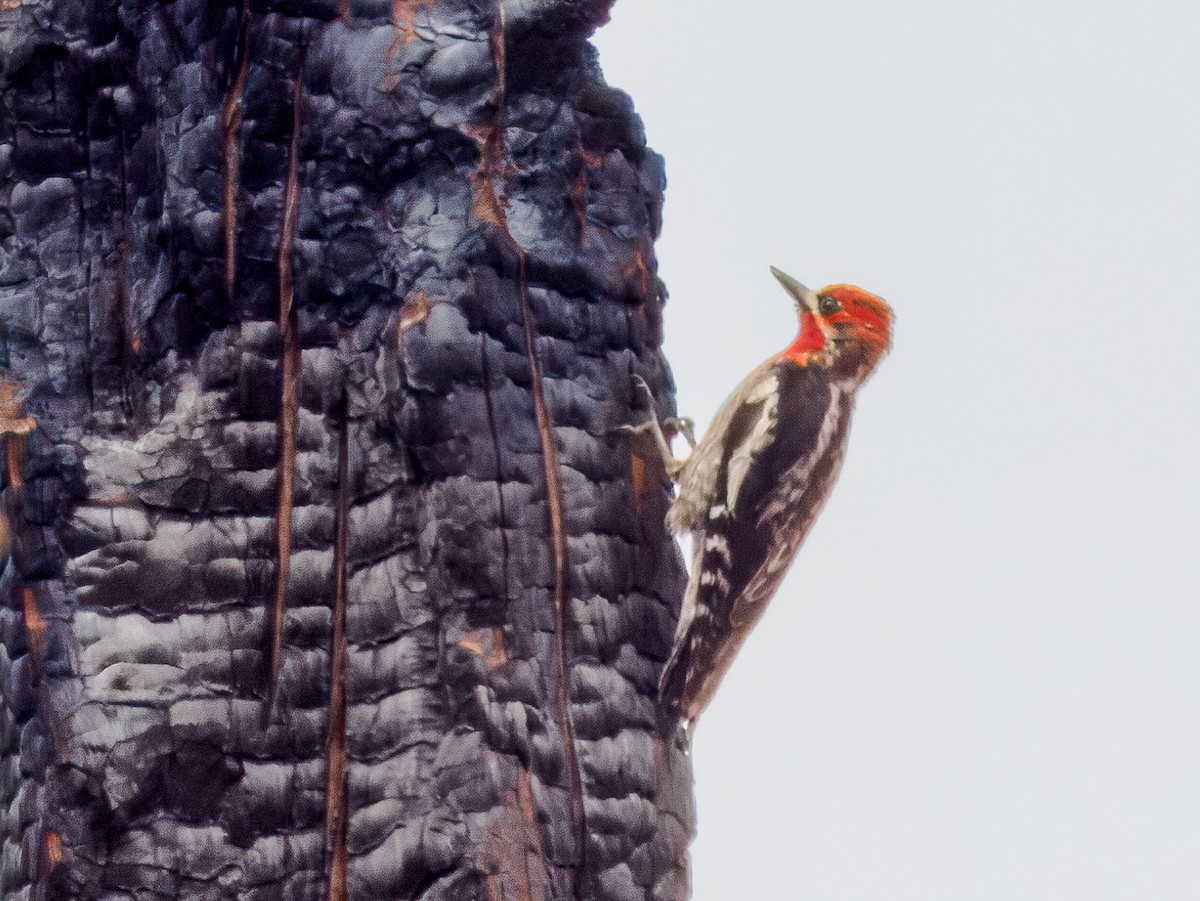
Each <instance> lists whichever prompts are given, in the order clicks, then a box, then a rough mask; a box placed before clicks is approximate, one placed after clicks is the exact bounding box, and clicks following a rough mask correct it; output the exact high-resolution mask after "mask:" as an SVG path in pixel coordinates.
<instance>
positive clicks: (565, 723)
mask: <svg viewBox="0 0 1200 901" xmlns="http://www.w3.org/2000/svg"><path fill="white" fill-rule="evenodd" d="M520 267H521V268H520V285H521V314H522V317H523V318H524V320H525V349H526V355H527V357H528V360H529V375H530V379H531V380H532V382H533V408H534V413H535V415H536V416H537V426H538V435H539V437H540V439H541V445H542V460H543V461H544V464H545V470H546V501H547V505H548V506H549V508H550V548H551V551H552V553H553V555H554V629H555V633H556V635H557V639H558V640H557V642H556V644H555V648H554V651H555V653H554V669H555V675H556V680H555V681H556V682H557V683H558V684H557V696H556V698H555V705H556V707H557V708H558V721H559V728H560V729H561V730H562V733H563V747H564V751H565V753H566V757H567V775H568V778H569V779H570V780H571V785H570V788H571V810H572V815H573V816H574V818H575V841H576V844H577V846H578V848H579V866H578V868H577V869H576V871H575V879H574V883H575V897H576V899H577V901H583V898H584V885H585V879H586V873H587V868H588V849H587V836H588V828H587V811H586V809H585V808H584V800H583V775H582V773H581V772H580V769H579V756H578V754H577V753H576V751H575V723H574V721H573V719H572V717H571V698H570V679H571V672H570V670H571V667H570V664H569V663H568V660H569V656H570V648H569V646H568V642H567V622H566V619H567V612H566V604H567V531H566V522H565V519H564V517H563V489H562V479H561V477H560V474H559V468H558V449H557V448H556V447H555V446H554V426H553V424H552V423H551V422H550V414H549V411H548V409H547V407H546V393H545V389H544V388H543V385H542V371H541V364H540V363H539V361H538V356H537V346H536V343H535V342H536V339H537V334H536V330H535V329H534V323H533V304H532V303H531V302H530V299H529V287H528V285H527V284H526V276H525V257H524V255H522V256H521V258H520Z"/></svg>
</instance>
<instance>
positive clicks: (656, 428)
mask: <svg viewBox="0 0 1200 901" xmlns="http://www.w3.org/2000/svg"><path fill="white" fill-rule="evenodd" d="M633 385H634V388H635V389H636V390H637V391H638V392H640V393H641V394H642V395H643V396H644V397H645V399H646V403H647V406H648V407H649V410H650V419H649V420H648V421H646V422H643V423H642V424H641V425H622V426H618V427H617V428H616V431H618V432H625V433H626V434H630V435H649V436H650V437H651V438H652V439H653V440H654V445H655V447H656V448H657V449H658V452H659V455H660V456H661V457H662V462H663V469H665V470H666V472H667V475H668V476H669V477H670V478H671V480H672V481H675V480H676V479H677V478H678V477H679V473H680V472H681V471H682V470H683V465H684V462H685V461H683V460H680V459H679V458H678V457H676V456H675V454H674V453H672V451H671V438H673V437H674V436H675V435H683V437H684V440H685V441H687V443H688V445H689V446H690V447H692V448H693V449H694V448H695V447H696V438H695V430H694V427H693V425H692V421H691V420H690V419H688V418H687V417H680V418H678V419H676V418H671V419H665V420H663V421H662V422H661V423H660V422H659V420H658V415H657V414H656V413H655V412H654V407H655V400H654V392H652V391H651V390H650V386H649V385H647V384H646V380H645V379H644V378H642V377H641V376H640V375H635V376H633ZM668 432H669V433H670V437H668Z"/></svg>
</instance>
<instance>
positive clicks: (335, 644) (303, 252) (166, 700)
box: [0, 0, 693, 901]
mask: <svg viewBox="0 0 1200 901" xmlns="http://www.w3.org/2000/svg"><path fill="white" fill-rule="evenodd" d="M606 13H607V2H606V0H541V2H533V0H512V2H508V3H505V4H504V5H503V6H502V7H501V6H499V5H497V3H496V2H494V0H386V2H382V0H324V2H318V0H310V2H294V3H282V2H263V0H240V2H239V0H228V2H215V0H175V2H154V0H123V2H120V3H117V2H109V0H103V2H101V0H25V2H24V3H23V4H18V3H16V2H13V0H0V60H2V62H0V67H2V69H0V312H2V314H3V315H2V320H0V321H2V324H3V335H2V336H0V337H2V340H0V355H2V359H0V364H3V367H4V371H5V376H4V378H5V381H4V383H3V384H2V385H0V389H2V391H0V393H2V394H3V396H0V432H3V433H4V438H3V440H4V443H5V458H4V466H3V467H2V469H3V495H2V504H3V507H2V509H3V521H2V522H0V538H2V539H3V541H0V545H2V546H3V547H2V549H3V550H4V551H5V555H6V556H5V560H4V567H3V572H2V575H0V597H2V598H3V606H2V609H0V691H2V698H3V705H2V706H0V897H3V898H4V899H6V901H8V899H24V898H31V899H106V901H133V899H147V898H156V899H157V898H179V899H184V898H186V899H251V901H254V899H262V901H266V899H331V901H341V899H352V901H369V899H406V898H411V899H417V898H420V899H430V901H432V899H445V901H451V899H453V901H470V899H478V901H503V899H511V901H516V899H522V901H524V899H605V901H608V899H611V901H633V899H636V901H647V899H682V898H684V897H685V896H686V894H687V875H686V847H687V842H688V839H689V837H690V834H691V831H692V821H693V813H692V805H691V794H690V793H691V777H690V769H689V763H688V760H687V758H686V756H685V755H684V753H683V751H682V750H681V749H680V748H679V747H678V746H677V744H676V743H675V742H674V741H673V740H672V739H670V738H669V737H665V736H670V734H671V730H670V728H669V724H668V725H667V726H664V724H663V723H662V722H661V721H660V720H661V716H660V714H659V712H658V711H657V710H656V707H655V703H654V700H653V695H654V686H655V684H656V680H657V678H658V673H659V670H660V668H661V665H662V661H663V659H664V658H665V656H666V654H667V651H668V650H669V643H670V639H671V635H672V631H673V625H674V620H675V616H676V611H677V606H678V600H679V597H680V594H681V591H682V587H683V573H682V569H681V565H680V561H679V556H678V554H677V552H676V550H675V547H674V545H673V543H672V542H671V540H670V539H669V538H668V537H667V535H666V534H665V530H664V527H663V523H662V516H663V512H664V509H665V501H666V496H667V495H666V487H665V485H664V481H663V476H662V472H661V468H660V467H656V466H655V465H652V464H651V463H649V462H647V461H644V460H642V459H640V458H638V457H634V456H631V455H630V451H629V448H628V446H627V444H626V443H625V441H624V440H623V439H622V438H621V437H620V436H618V435H614V433H613V431H612V430H613V429H614V427H616V426H617V425H620V424H622V423H625V422H630V421H632V420H634V419H640V418H642V417H643V416H644V412H643V413H637V414H635V413H634V412H633V411H631V409H630V405H631V403H632V402H633V397H634V395H633V391H632V385H631V376H633V375H634V374H639V375H641V376H643V377H644V378H645V379H646V380H647V381H648V382H649V383H650V385H651V386H652V387H653V388H654V389H655V391H656V393H657V395H658V396H660V397H663V398H669V396H670V386H669V377H668V374H667V371H666V367H665V364H664V361H663V358H662V355H661V351H660V344H661V319H660V315H661V310H662V304H663V292H662V288H661V285H660V283H659V281H658V279H657V278H656V276H655V274H654V272H655V264H654V255H653V240H654V237H655V235H656V234H657V231H658V228H659V214H660V208H661V201H662V191H663V176H662V166H661V161H660V160H659V158H658V157H657V156H655V155H654V154H653V153H652V152H651V151H649V150H648V149H647V148H646V146H645V141H644V138H643V135H642V131H641V127H640V123H639V121H638V119H637V117H636V116H635V115H634V113H633V111H632V108H631V105H630V103H629V101H628V98H626V97H625V96H624V95H623V94H621V93H619V92H617V91H615V90H613V89H611V88H609V87H607V86H606V85H605V84H604V82H603V79H602V77H601V75H600V72H599V69H598V66H597V63H596V59H595V54H594V51H593V50H592V49H591V47H590V46H589V45H588V43H587V37H588V35H589V34H590V32H591V30H592V29H593V28H594V27H595V26H596V25H597V24H599V23H600V22H601V21H602V20H603V18H604V17H605V15H606ZM14 391H19V392H20V393H19V394H17V395H16V396H12V395H13V392H14ZM659 412H660V413H662V414H667V413H669V412H670V411H669V410H667V409H663V410H660V411H659ZM31 419H32V420H35V421H36V427H34V428H32V430H31V426H32V425H33V423H32V422H31V421H30V420H31Z"/></svg>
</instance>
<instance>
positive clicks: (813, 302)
mask: <svg viewBox="0 0 1200 901" xmlns="http://www.w3.org/2000/svg"><path fill="white" fill-rule="evenodd" d="M771 274H772V275H773V276H775V278H777V279H779V284H781V285H783V290H785V291H787V293H788V294H790V295H792V298H793V299H794V300H795V301H796V303H797V304H799V306H800V309H801V310H803V311H804V312H807V313H812V314H813V315H814V316H816V315H817V295H816V292H815V291H812V290H810V289H808V288H806V287H804V285H802V284H800V283H799V282H798V281H796V280H795V279H794V278H792V277H791V276H790V275H788V274H787V273H786V272H783V271H782V270H779V269H776V268H775V267H774V266H772V267H771Z"/></svg>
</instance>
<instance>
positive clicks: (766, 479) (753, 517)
mask: <svg viewBox="0 0 1200 901" xmlns="http://www.w3.org/2000/svg"><path fill="white" fill-rule="evenodd" d="M773 368H774V375H775V377H776V378H777V379H778V380H779V390H778V393H777V395H776V397H777V405H776V409H775V422H774V423H773V429H772V432H771V436H772V437H771V440H770V441H769V442H767V443H766V444H765V446H764V447H763V448H762V450H761V452H760V455H759V457H758V459H757V460H756V461H755V463H754V465H752V466H750V467H749V469H748V470H747V472H746V475H745V477H744V479H743V480H742V482H741V484H740V485H739V486H737V491H736V495H735V497H734V498H733V500H734V502H733V503H732V504H730V506H729V511H728V520H727V523H726V529H727V536H728V542H729V545H730V547H734V548H737V553H734V554H731V559H730V561H729V562H730V571H729V594H728V596H729V598H731V599H736V598H738V597H739V596H740V595H741V594H742V593H743V591H744V590H745V588H746V586H747V584H748V583H749V582H750V581H751V580H752V579H753V578H754V577H755V576H756V575H757V574H758V573H759V571H760V570H761V569H762V567H763V566H764V564H765V563H766V562H767V559H768V556H769V555H770V554H772V553H773V552H775V551H776V550H777V545H778V543H779V540H780V537H781V534H780V530H781V529H786V528H787V527H788V526H789V525H790V524H791V523H792V522H793V521H794V520H795V519H796V517H797V516H798V515H799V514H801V513H802V508H803V507H804V506H805V505H806V504H811V503H813V501H814V498H813V497H812V496H811V495H812V493H813V492H814V491H819V492H820V494H821V496H823V494H824V492H826V491H827V490H828V487H829V482H831V481H832V479H833V477H834V476H835V475H836V470H837V464H838V462H839V461H840V458H841V452H842V447H843V446H844V442H845V428H846V425H847V424H848V417H849V412H850V411H849V405H850V402H851V398H850V396H849V395H848V394H846V393H845V392H842V391H839V390H837V389H836V388H834V387H833V385H832V383H831V381H830V378H829V374H828V371H827V370H825V369H823V368H820V367H815V366H799V365H796V364H795V363H791V362H789V361H779V362H777V363H775V364H774V366H773ZM745 413H746V415H747V418H748V419H749V418H750V417H751V416H752V415H753V411H752V410H747V411H745ZM741 425H742V424H740V423H738V424H735V425H734V426H733V428H738V427H739V426H741ZM743 427H745V428H753V426H752V425H751V424H750V423H746V424H745V426H743ZM731 430H732V429H731ZM729 464H730V460H729V459H728V455H727V459H726V460H724V461H723V462H722V465H723V469H724V471H723V472H722V475H721V477H722V479H723V480H725V481H726V484H728V479H729V478H730V474H731V473H730V467H729ZM806 470H807V475H805V471H806ZM815 500H816V505H817V506H819V501H820V497H818V498H816V499H815ZM785 537H786V536H785ZM794 537H795V539H796V541H797V543H798V541H799V539H800V538H801V537H802V536H799V535H798V536H794Z"/></svg>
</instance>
